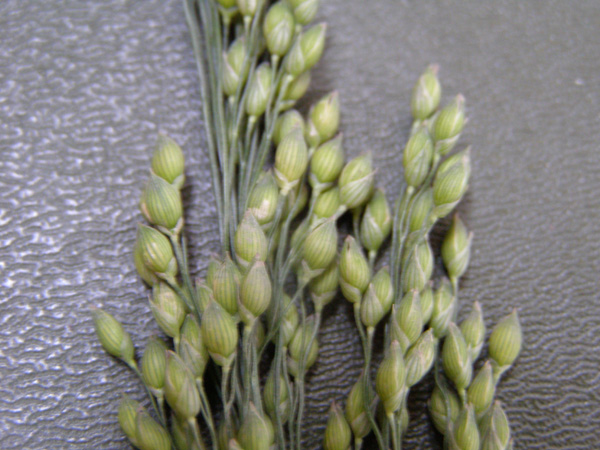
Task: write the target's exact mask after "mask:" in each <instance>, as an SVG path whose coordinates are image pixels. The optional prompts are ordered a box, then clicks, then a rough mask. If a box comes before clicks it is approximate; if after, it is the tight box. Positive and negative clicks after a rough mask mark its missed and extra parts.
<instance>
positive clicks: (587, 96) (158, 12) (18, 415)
mask: <svg viewBox="0 0 600 450" xmlns="http://www.w3.org/2000/svg"><path fill="white" fill-rule="evenodd" d="M323 3H324V4H323V7H322V10H321V11H320V13H319V19H320V20H326V21H327V22H328V23H329V25H330V26H329V30H328V33H329V38H328V42H327V51H326V53H325V55H324V58H323V60H322V62H321V63H320V64H319V66H318V68H317V70H316V76H315V78H314V84H313V88H312V91H311V92H312V98H314V97H315V96H316V95H318V94H322V93H324V92H326V91H328V90H331V89H334V88H335V89H338V90H339V91H340V94H341V105H342V106H341V107H342V113H343V120H342V129H343V131H344V133H345V145H346V148H347V151H348V153H349V154H350V155H356V154H358V153H359V152H362V151H364V150H367V149H371V150H373V152H374V155H375V160H376V165H377V166H378V167H379V176H378V183H379V184H380V185H382V186H385V187H386V189H387V191H388V194H390V196H391V195H393V194H395V193H396V192H397V191H398V189H399V180H400V175H399V172H400V167H401V166H400V155H401V149H402V147H403V143H404V142H405V140H406V136H407V131H408V127H409V121H410V117H409V109H408V106H407V105H408V102H409V97H410V88H411V87H412V85H413V83H414V81H415V79H416V77H417V76H418V75H419V73H420V72H421V71H422V69H423V68H424V67H425V66H426V65H427V64H428V63H430V62H437V63H439V64H440V66H441V79H442V82H443V85H444V98H445V99H449V98H451V96H453V95H455V94H456V93H458V92H462V93H463V94H464V95H465V97H466V98H467V109H468V116H469V117H470V123H469V125H468V127H467V130H466V132H465V133H464V138H463V139H462V141H461V142H462V143H463V144H471V145H472V146H473V152H472V160H473V176H472V182H471V190H470V192H469V194H468V196H467V199H466V201H465V202H463V204H462V205H461V207H460V210H461V211H462V213H463V216H464V219H465V220H466V222H467V223H468V226H469V227H470V228H471V229H472V230H473V231H474V232H475V240H474V243H473V255H472V264H471V266H470V269H469V271H468V274H467V276H466V277H465V279H464V282H463V291H462V294H461V298H462V301H463V312H464V311H465V310H466V306H467V304H469V303H471V302H472V301H474V300H479V301H480V302H481V303H482V305H483V308H484V312H485V316H486V320H487V323H488V325H491V324H492V323H494V322H495V321H496V320H497V319H498V318H499V317H501V316H502V315H503V314H505V313H506V312H508V311H509V309H510V307H512V306H516V307H517V308H518V309H519V313H520V316H521V319H522V324H523V329H524V339H525V347H524V351H523V353H522V355H521V357H520V359H519V360H518V363H517V365H516V367H515V368H514V369H513V370H511V371H510V372H509V373H508V375H507V376H506V378H505V380H503V382H502V384H501V387H500V391H499V398H500V399H501V400H502V401H504V402H505V405H506V409H507V411H508V413H509V416H510V419H511V423H512V427H513V433H514V436H515V439H516V445H515V448H519V449H526V448H540V449H541V448H543V449H559V448H560V449H567V448H568V449H574V448H578V449H580V448H581V449H583V448H594V447H595V444H597V443H598V442H599V441H600V431H599V430H600V403H599V400H600V399H599V397H600V394H599V392H600V375H599V372H600V356H598V352H599V350H600V347H599V344H600V316H599V314H600V305H599V303H598V300H599V298H600V295H599V294H598V292H600V283H599V281H598V273H599V268H600V267H599V266H600V244H599V242H598V241H599V237H600V225H598V220H599V210H598V206H599V203H600V201H599V197H598V189H599V188H600V179H599V177H598V172H599V171H600V155H599V142H600V132H599V129H600V126H599V125H600V123H599V122H600V107H599V105H600V78H599V75H598V74H599V72H600V50H599V48H600V47H599V45H598V44H599V43H600V31H599V30H600V4H599V3H598V2H597V1H592V0H590V1H587V2H586V1H577V2H564V1H544V2H542V1H529V2H521V1H508V0H502V1H496V2H493V3H492V2H480V1H475V0H473V1H458V0H457V1H439V0H438V1H434V0H427V1H383V0H379V1H369V2H365V1H359V0H355V1H346V0H332V1H324V2H323ZM0 42H1V44H0V155H1V157H0V281H1V282H0V448H2V449H3V450H9V449H30V448H31V449H33V448H35V449H63V448H64V449H83V448H95V449H96V448H97V449H116V448H123V449H124V448H128V444H127V442H126V440H125V439H124V438H123V436H122V435H121V432H120V430H119V428H118V424H117V422H116V417H115V412H116V410H117V405H118V402H119V397H120V394H121V392H123V391H127V392H129V393H130V394H132V395H133V396H134V397H136V398H139V399H141V398H143V392H142V389H141V387H140V385H139V383H138V382H137V381H136V379H135V377H134V376H133V375H132V374H131V373H130V372H129V371H128V370H127V369H126V368H125V367H123V365H121V364H119V363H118V362H117V361H115V360H114V359H111V358H110V357H108V356H107V355H106V354H104V353H103V351H102V350H101V348H100V345H99V344H98V343H97V342H96V339H95V337H94V334H93V330H92V324H91V321H90V317H89V310H88V308H89V307H90V305H102V306H104V307H106V309H107V310H108V311H110V312H112V313H114V314H115V315H117V316H118V317H119V318H120V319H121V320H122V321H123V323H124V324H125V326H126V327H127V329H128V330H130V332H131V333H132V335H133V336H134V340H135V341H136V342H138V343H141V342H143V340H144V339H145V338H146V337H147V336H149V335H151V334H153V333H156V332H157V328H156V326H155V325H154V323H153V321H152V320H151V314H150V312H149V309H148V307H147V304H146V299H145V296H146V295H147V292H146V290H145V288H144V287H143V286H142V284H141V282H140V281H139V279H138V277H137V276H136V274H135V271H134V269H133V264H132V261H131V248H132V245H133V241H134V236H135V224H136V222H137V221H139V220H140V215H139V213H138V212H137V199H138V196H139V194H140V190H141V188H142V186H143V183H144V180H145V178H146V176H147V172H148V167H149V157H150V154H151V151H152V148H153V145H154V142H155V136H156V133H157V131H159V130H164V131H166V132H168V133H169V134H170V135H171V136H173V137H174V138H175V139H176V140H177V141H179V142H180V143H181V144H182V146H183V148H184V149H185V152H186V155H187V158H188V167H189V170H188V172H189V174H190V175H189V178H188V180H189V181H188V187H187V188H186V191H185V192H186V199H187V204H188V206H189V208H188V219H189V223H190V228H189V230H188V232H189V234H190V241H191V242H192V244H193V249H192V253H193V255H194V256H195V257H196V261H197V266H196V267H195V270H197V271H200V270H201V269H202V268H204V266H205V264H206V261H207V256H208V255H209V253H210V252H212V251H215V250H217V248H218V247H217V241H216V237H217V229H216V223H215V219H214V215H215V212H214V207H213V202H212V194H211V193H210V189H209V187H208V186H209V185H208V183H207V177H208V170H207V157H206V155H205V154H204V152H203V150H202V149H203V148H204V138H203V126H202V123H201V122H202V118H201V114H200V105H201V99H200V96H199V93H198V82H197V78H196V72H195V65H194V60H193V56H192V49H191V45H190V42H189V38H188V33H187V29H186V25H185V20H184V15H183V11H182V6H181V4H180V2H179V1H178V0H172V1H166V2H165V1H158V0H156V1H135V2H134V1H125V0H113V1H108V0H107V1H101V0H93V1H86V2H81V1H76V0H70V1H68V0H64V1H58V0H52V1H45V2H41V1H38V0H29V1H23V0H3V1H2V2H1V3H0ZM321 340H322V356H321V358H320V360H319V362H318V364H317V365H316V366H315V369H314V375H313V376H312V380H311V384H310V386H311V387H310V390H309V396H310V402H309V410H308V415H309V417H310V418H309V419H308V420H307V428H310V431H309V432H308V433H307V445H306V448H317V446H318V443H319V442H320V439H321V434H322V430H323V427H324V422H325V417H326V416H325V415H326V409H327V403H328V401H329V400H330V399H331V398H335V399H337V400H343V399H344V397H345V395H346V394H347V391H348V388H349V386H350V384H351V383H352V382H353V380H354V379H355V377H356V376H357V374H358V372H359V366H360V364H361V362H360V359H359V358H358V357H357V356H356V355H358V354H359V352H360V350H359V345H358V340H357V338H356V334H355V331H354V327H353V325H352V324H351V320H350V315H349V309H348V307H347V305H346V304H345V303H344V301H342V300H340V301H339V302H338V303H337V304H336V305H335V306H332V307H331V309H330V313H329V315H328V316H327V317H326V319H325V323H324V326H323V332H322V334H321ZM425 395H426V392H425V390H421V391H419V392H417V393H416V396H415V402H414V403H415V404H416V405H420V404H422V402H421V403H419V399H421V400H422V399H424V398H425ZM413 419H414V421H413V424H414V425H413V427H412V431H411V432H410V435H409V437H408V439H407V441H406V448H423V449H427V448H430V447H431V445H432V443H434V444H435V445H438V441H437V439H436V438H435V437H434V436H435V435H434V434H433V433H432V432H431V431H430V425H429V422H428V420H427V419H425V416H424V411H423V408H422V406H416V409H415V410H414V414H413Z"/></svg>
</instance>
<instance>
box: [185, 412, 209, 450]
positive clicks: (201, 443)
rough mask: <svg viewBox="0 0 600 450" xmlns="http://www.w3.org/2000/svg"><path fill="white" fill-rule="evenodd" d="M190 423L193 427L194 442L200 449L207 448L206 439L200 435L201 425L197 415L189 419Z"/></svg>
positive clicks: (204, 449)
mask: <svg viewBox="0 0 600 450" xmlns="http://www.w3.org/2000/svg"><path fill="white" fill-rule="evenodd" d="M188 425H189V426H190V428H191V429H192V435H193V437H194V443H195V444H196V445H197V446H198V448H199V449H200V450H206V445H205V444H204V440H202V436H201V435H200V427H199V426H198V420H196V418H195V417H191V418H189V419H188Z"/></svg>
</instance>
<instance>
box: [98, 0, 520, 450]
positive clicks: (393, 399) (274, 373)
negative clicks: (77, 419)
mask: <svg viewBox="0 0 600 450" xmlns="http://www.w3.org/2000/svg"><path fill="white" fill-rule="evenodd" d="M184 6H185V11H186V16H187V20H188V25H189V27H190V31H191V35H192V42H193V44H194V50H195V53H196V59H197V62H198V68H199V73H200V86H201V93H202V98H203V112H204V122H205V127H206V133H207V147H208V148H207V149H208V154H209V157H210V168H211V177H212V183H213V190H214V195H215V200H216V206H217V214H218V222H219V230H220V242H221V247H222V248H221V250H222V252H221V254H220V255H218V256H214V258H213V259H212V260H211V261H210V262H209V263H208V264H207V270H206V273H205V277H204V278H203V279H199V280H192V278H191V276H190V271H189V262H188V256H187V249H186V241H185V237H184V233H183V231H184V219H183V206H182V202H181V194H180V189H181V188H182V186H183V185H184V181H185V175H184V156H183V153H182V151H181V149H180V148H179V146H178V145H177V144H176V143H175V142H174V141H173V140H171V139H170V138H168V137H166V136H162V135H161V136H159V139H158V145H157V148H156V151H155V153H154V156H153V158H152V162H151V168H152V170H151V172H150V178H149V181H148V183H147V185H146V188H145V189H144V192H143V194H142V198H141V201H140V209H141V212H142V214H143V216H144V217H145V219H146V220H147V222H148V223H149V225H148V226H147V225H140V226H139V227H138V234H137V240H136V244H135V248H134V251H133V255H134V262H135V266H136V268H137V270H138V272H139V274H140V276H141V278H142V279H143V280H144V281H145V282H146V283H147V284H148V285H149V286H151V287H152V295H151V296H150V309H151V310H152V313H153V315H154V317H155V319H156V322H157V324H158V325H159V327H160V328H161V330H162V331H163V332H164V334H165V335H166V336H167V337H169V338H170V340H169V343H166V342H165V341H164V340H163V339H160V338H157V337H153V338H152V339H150V341H149V342H148V344H147V345H146V348H145V350H144V353H143V356H142V358H141V360H139V361H137V360H136V358H135V355H134V347H133V343H132V340H131V338H130V336H129V334H128V333H127V332H126V331H125V330H124V329H123V327H122V326H121V324H120V323H119V322H118V321H117V320H116V319H115V318H114V317H112V316H111V315H110V314H108V313H106V312H104V311H103V310H100V309H96V310H94V311H93V316H94V323H95V326H96V331H97V333H98V337H99V339H100V342H101V343H102V345H103V347H104V348H105V349H106V351H107V352H108V353H110V354H111V355H113V356H115V357H117V358H120V359H121V360H123V361H124V362H125V363H126V364H127V365H128V366H129V367H131V368H132V369H133V370H134V371H135V372H136V373H137V374H138V375H139V376H140V379H141V381H142V382H143V384H144V386H145V387H146V389H147V392H148V395H149V398H150V400H151V403H152V406H153V409H154V413H153V415H152V414H151V413H149V412H147V411H146V410H145V409H144V408H143V407H142V406H141V405H140V404H138V403H137V402H136V401H134V400H132V399H130V398H128V397H125V398H124V399H123V400H122V403H121V406H120V408H119V411H118V418H119V423H120V424H121V427H122V428H123V431H124V432H125V434H126V435H127V437H128V438H129V440H130V441H131V443H132V444H133V445H134V446H136V447H138V448H140V449H141V450H168V449H171V448H176V449H178V450H188V449H196V450H203V449H208V448H212V449H214V450H217V449H219V450H235V449H242V450H263V449H264V450H268V449H271V448H277V449H281V450H284V449H293V450H300V449H301V446H302V432H303V431H304V430H303V427H302V418H303V414H304V396H305V376H306V373H307V371H308V370H309V369H310V367H311V366H312V365H313V364H314V363H315V361H316V359H317V356H318V352H319V342H318V333H319V328H320V325H321V318H322V311H323V308H325V307H326V306H327V304H329V303H330V302H331V301H332V300H333V299H334V298H335V297H336V295H337V293H338V288H339V289H340V290H341V292H342V294H343V296H344V297H345V298H346V299H347V300H348V301H350V302H351V303H352V304H353V307H354V315H355V321H356V326H357V328H358V331H359V334H360V337H361V341H362V345H363V352H364V370H363V372H362V374H361V376H360V377H359V379H358V381H357V382H356V384H355V385H354V386H353V387H352V389H351V390H350V392H349V395H348V399H347V401H346V408H345V412H344V411H343V409H342V408H340V407H339V406H338V405H337V404H336V403H335V402H333V403H332V406H331V410H330V413H329V418H328V420H327V426H326V430H325V438H324V441H323V446H324V448H325V450H346V449H349V448H350V447H351V445H352V437H353V436H354V445H355V448H356V449H358V448H360V447H361V445H362V442H363V438H364V437H365V436H366V435H367V434H369V433H370V432H373V433H374V435H375V439H376V441H377V445H378V446H379V448H380V449H381V450H386V449H388V448H390V445H391V446H392V447H393V448H394V449H400V448H401V441H402V435H403V434H404V432H405V430H406V427H407V426H408V410H407V402H406V399H407V396H408V392H409V390H410V388H411V387H412V386H414V385H415V384H416V383H418V382H419V381H420V380H421V379H422V378H423V377H424V376H425V375H426V374H427V373H428V372H429V371H430V369H431V368H432V367H435V370H434V374H435V379H436V387H435V390H434V391H433V393H432V395H431V399H430V402H429V409H430V412H431V417H432V420H433V423H434V425H435V426H436V428H437V429H438V430H439V431H440V432H441V433H442V434H443V435H444V439H445V443H446V444H445V445H447V446H448V447H449V448H451V449H460V450H467V449H469V450H470V449H473V450H477V449H479V448H482V449H507V448H510V447H511V446H512V444H511V439H510V430H509V427H508V421H507V419H506V415H505V414H504V412H503V410H502V407H501V406H500V404H499V403H498V402H494V401H493V397H494V393H495V389H496V385H497V383H498V381H499V379H500V376H501V375H502V373H503V372H504V371H506V370H507V369H508V368H509V367H510V366H511V365H512V363H513V362H514V360H515V359H516V358H517V356H518V353H519V351H520V347H521V330H520V326H519V322H518V318H517V315H516V312H513V313H512V314H510V315H509V316H508V317H507V318H506V319H504V320H503V321H501V322H500V323H499V324H498V325H497V326H496V328H495V329H494V331H493V332H492V334H491V336H490V338H489V357H490V359H489V361H487V362H486V363H485V364H484V365H483V366H481V368H480V369H479V371H478V372H476V374H474V373H473V370H474V369H473V364H474V362H475V360H476V359H477V358H478V356H479V354H480V352H481V349H482V346H483V342H484V335H485V325H484V323H483V318H482V313H481V307H480V306H479V304H478V303H475V305H474V306H473V310H472V312H471V314H470V315H469V316H467V318H466V319H465V320H464V321H463V322H462V323H461V324H460V326H459V325H457V324H456V323H455V320H456V312H457V309H458V308H457V292H458V282H459V279H460V277H461V276H462V275H463V273H464V272H465V270H466V268H467V265H468V261H469V251H470V244H471V236H470V234H469V233H468V232H467V230H466V228H465V226H464V224H463V223H462V221H461V220H460V219H459V218H458V216H455V217H454V219H453V222H452V226H451V228H450V230H449V231H448V234H447V236H446V238H445V239H444V242H443V245H442V248H441V255H442V259H443V262H444V266H445V268H446V272H447V274H448V278H444V279H442V280H439V281H438V282H437V283H436V284H437V286H436V287H435V288H434V283H433V281H432V280H431V277H432V273H433V267H434V257H433V252H432V249H431V247H430V245H429V241H428V235H429V232H430V230H431V229H432V227H433V226H434V225H435V223H436V222H437V221H438V220H439V219H441V218H443V217H445V216H447V215H448V214H449V213H450V212H451V211H452V210H453V209H454V207H455V206H456V205H457V204H458V202H459V201H460V200H461V198H462V197H463V196H464V194H465V191H466V190H467V185H468V180H469V175H470V163H469V151H468V150H463V151H459V152H456V153H454V154H453V155H449V153H450V152H451V150H452V149H453V148H454V146H455V144H456V142H457V140H458V138H459V136H460V134H461V131H462V128H463V125H464V124H465V122H466V121H465V117H464V100H463V98H462V97H461V96H460V95H459V96H457V97H456V98H455V99H454V101H452V102H451V103H450V104H449V105H447V106H446V107H444V108H442V109H439V102H440V97H441V87H440V84H439V81H438V79H437V74H436V72H437V70H436V68H435V67H430V68H428V69H427V70H426V71H425V73H423V75H421V77H420V78H419V80H418V82H417V84H416V86H415V88H414V90H413V96H412V102H411V109H412V114H413V117H414V123H413V127H412V130H411V135H410V139H409V140H408V143H407V144H406V147H405V149H404V153H403V166H404V178H405V187H404V189H403V191H402V193H401V194H400V196H399V198H398V200H397V201H396V203H395V205H396V206H395V208H394V209H393V210H392V209H391V208H390V206H389V204H388V201H387V199H386V195H385V192H384V191H383V190H381V189H375V186H374V184H375V177H374V174H375V171H374V169H373V167H372V160H371V156H370V154H363V155H360V156H358V157H356V158H354V159H353V160H351V161H349V162H347V163H345V156H344V149H343V144H342V135H341V133H338V126H339V119H340V112H339V99H338V94H337V93H336V92H333V93H331V94H329V95H326V96H325V97H323V98H322V99H320V100H319V101H317V102H316V103H315V104H314V105H313V106H312V107H311V108H310V110H309V112H308V114H307V115H306V116H305V117H303V116H302V115H301V114H300V113H299V112H298V111H297V110H295V109H293V108H294V105H295V104H296V102H297V101H298V100H299V99H300V98H301V97H302V96H303V95H304V93H305V92H306V91H307V89H308V86H309V84H310V69H311V68H312V67H313V66H314V65H315V64H316V63H317V62H318V61H319V59H320V57H321V55H322V53H323V48H324V44H325V32H326V26H325V24H316V25H314V24H311V22H312V20H313V18H314V17H315V14H316V12H317V8H318V0H281V1H278V2H273V3H271V2H268V1H264V0H262V1H261V0H237V1H236V0H219V1H218V2H217V1H215V0H185V2H184ZM273 149H274V154H273V152H272V150H273ZM347 212H350V213H351V217H352V223H353V225H354V236H347V237H346V238H345V240H344V242H343V245H342V248H341V250H340V251H339V252H338V238H339V235H338V226H337V224H338V219H340V217H342V216H343V215H345V214H346V213H347ZM390 235H391V245H390V255H389V257H390V260H389V268H388V266H385V265H384V266H383V267H382V268H380V269H379V270H378V271H375V266H376V265H378V263H379V261H378V260H379V259H380V256H381V255H380V249H382V246H383V244H384V242H385V241H386V240H387V238H388V237H390ZM290 286H294V288H293V289H290ZM379 324H385V340H384V342H385V356H384V359H383V361H382V362H381V364H380V365H379V367H378V368H377V372H376V376H375V379H374V380H372V377H371V375H372V374H371V361H372V354H373V336H374V333H375V329H376V327H377V326H378V325H379ZM267 349H268V351H267V352H266V353H265V350H267ZM266 356H268V358H265V357H266ZM265 359H267V360H268V362H270V365H269V368H268V371H267V373H265V374H261V373H259V372H260V370H259V369H260V368H263V367H265V365H264V364H263V363H264V362H265ZM218 380H220V382H219V381H218ZM207 389H209V390H211V391H215V392H216V395H215V396H208V395H207ZM214 397H218V398H219V399H220V401H219V402H215V401H214ZM215 403H218V404H215ZM153 416H154V417H153Z"/></svg>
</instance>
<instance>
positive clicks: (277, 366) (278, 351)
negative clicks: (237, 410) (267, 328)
mask: <svg viewBox="0 0 600 450" xmlns="http://www.w3.org/2000/svg"><path fill="white" fill-rule="evenodd" d="M282 349H283V334H282V333H279V335H278V336H277V343H276V344H275V355H274V357H273V364H274V366H273V367H274V368H273V376H274V377H275V407H276V408H277V410H276V412H275V426H276V428H277V430H276V431H277V443H278V445H279V448H280V449H285V447H286V445H285V434H284V431H283V421H282V419H281V414H279V405H280V402H281V396H280V395H279V394H280V392H279V391H280V389H281V386H280V384H281V365H282V364H285V361H284V360H283V352H282ZM289 392H290V391H289V390H288V395H289ZM290 401H291V399H290Z"/></svg>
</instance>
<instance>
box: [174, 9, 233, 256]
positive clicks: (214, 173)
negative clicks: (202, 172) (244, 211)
mask: <svg viewBox="0 0 600 450" xmlns="http://www.w3.org/2000/svg"><path fill="white" fill-rule="evenodd" d="M195 3H196V2H195V0H185V2H184V10H185V16H186V20H187V23H188V27H189V29H190V33H191V35H192V36H191V37H192V46H193V48H194V55H195V59H196V65H197V70H198V75H199V78H200V94H201V96H202V111H203V116H204V128H205V131H206V136H207V144H208V156H209V160H210V171H211V180H212V187H213V193H214V196H215V202H216V204H217V218H218V222H219V224H220V226H219V233H220V237H221V245H223V244H224V235H223V192H222V190H221V174H220V169H219V161H218V158H217V149H216V139H215V135H214V129H215V126H214V124H213V121H212V116H211V114H210V110H209V105H210V103H211V100H210V94H209V88H208V81H207V79H206V65H205V62H204V58H205V53H206V52H205V50H203V42H202V38H201V32H200V25H199V23H198V16H197V13H196V11H195ZM204 44H206V42H204Z"/></svg>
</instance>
